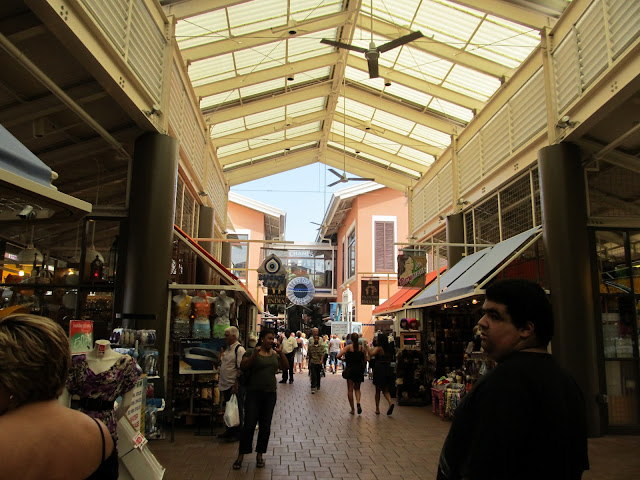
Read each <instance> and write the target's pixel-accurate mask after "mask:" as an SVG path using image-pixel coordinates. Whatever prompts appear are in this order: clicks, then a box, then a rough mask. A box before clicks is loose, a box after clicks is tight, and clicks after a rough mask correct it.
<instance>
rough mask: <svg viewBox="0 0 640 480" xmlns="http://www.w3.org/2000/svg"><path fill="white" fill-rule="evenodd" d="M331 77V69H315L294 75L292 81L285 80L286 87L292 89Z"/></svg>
mask: <svg viewBox="0 0 640 480" xmlns="http://www.w3.org/2000/svg"><path fill="white" fill-rule="evenodd" d="M330 75H331V67H322V68H316V69H313V70H307V71H306V72H301V73H296V74H295V77H294V79H293V80H287V85H288V86H289V87H292V86H294V85H299V84H301V83H308V82H314V81H321V80H326V79H328V78H329V76H330Z"/></svg>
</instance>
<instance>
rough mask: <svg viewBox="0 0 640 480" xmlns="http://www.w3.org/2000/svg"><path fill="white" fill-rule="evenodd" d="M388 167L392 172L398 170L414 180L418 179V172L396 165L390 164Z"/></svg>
mask: <svg viewBox="0 0 640 480" xmlns="http://www.w3.org/2000/svg"><path fill="white" fill-rule="evenodd" d="M389 166H390V167H391V168H392V169H394V170H399V171H400V172H402V173H406V174H409V175H411V176H413V177H415V178H420V172H419V171H417V170H412V169H410V168H408V167H405V166H402V165H398V164H397V163H390V164H389Z"/></svg>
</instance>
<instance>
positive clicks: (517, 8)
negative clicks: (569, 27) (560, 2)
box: [451, 0, 559, 31]
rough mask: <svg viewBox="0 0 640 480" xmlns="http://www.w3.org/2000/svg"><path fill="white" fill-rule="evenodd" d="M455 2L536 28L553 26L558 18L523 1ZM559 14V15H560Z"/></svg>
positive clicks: (481, 0)
mask: <svg viewBox="0 0 640 480" xmlns="http://www.w3.org/2000/svg"><path fill="white" fill-rule="evenodd" d="M451 1H452V2H453V3H457V4H459V5H463V6H465V7H469V8H475V9H476V10H480V11H481V12H485V13H488V14H490V15H494V16H496V17H500V18H504V19H505V20H509V21H511V22H514V23H518V24H520V25H523V26H525V27H529V28H532V29H534V30H538V31H539V30H542V29H543V28H544V27H553V25H555V23H556V19H555V18H552V17H550V16H548V15H544V14H542V13H540V12H538V11H536V10H533V9H531V8H527V7H525V6H524V5H523V4H522V3H520V4H518V5H516V4H514V3H511V2H505V1H503V0H451ZM558 16H559V15H558Z"/></svg>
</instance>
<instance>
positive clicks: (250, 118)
mask: <svg viewBox="0 0 640 480" xmlns="http://www.w3.org/2000/svg"><path fill="white" fill-rule="evenodd" d="M244 118H245V123H246V124H247V128H255V127H259V126H260V125H267V124H269V123H274V122H278V121H284V118H285V112H284V107H278V108H273V109H271V110H265V111H264V112H260V113H255V114H253V115H247V116H246V117H244Z"/></svg>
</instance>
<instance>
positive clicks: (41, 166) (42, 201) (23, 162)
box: [0, 125, 91, 222]
mask: <svg viewBox="0 0 640 480" xmlns="http://www.w3.org/2000/svg"><path fill="white" fill-rule="evenodd" d="M55 178H57V174H55V173H53V172H52V170H51V169H50V168H49V167H48V166H47V165H46V164H45V163H44V162H42V160H40V159H39V158H38V157H36V156H35V155H34V154H33V153H31V151H30V150H29V149H28V148H27V147H25V146H24V145H23V144H22V143H21V142H20V141H19V140H18V139H17V138H15V137H14V136H13V135H11V133H9V131H8V130H7V129H5V128H4V127H3V126H2V125H0V199H1V200H2V201H3V202H4V203H5V207H7V208H5V209H3V212H0V221H15V222H20V221H23V220H21V218H20V217H19V216H18V213H19V212H20V211H21V209H23V208H24V207H27V206H31V211H30V214H31V215H33V217H29V218H28V219H29V220H31V219H33V220H48V219H50V218H52V217H54V215H55V220H56V221H58V220H60V219H63V218H64V219H68V218H69V217H72V216H76V215H78V216H83V215H85V214H86V213H88V212H91V204H90V203H87V202H85V201H82V200H79V199H77V198H75V197H72V196H71V195H67V194H65V193H61V192H59V191H58V189H57V188H56V187H55V186H53V185H52V184H51V181H52V180H53V179H55ZM14 207H16V208H17V210H15V211H14Z"/></svg>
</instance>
